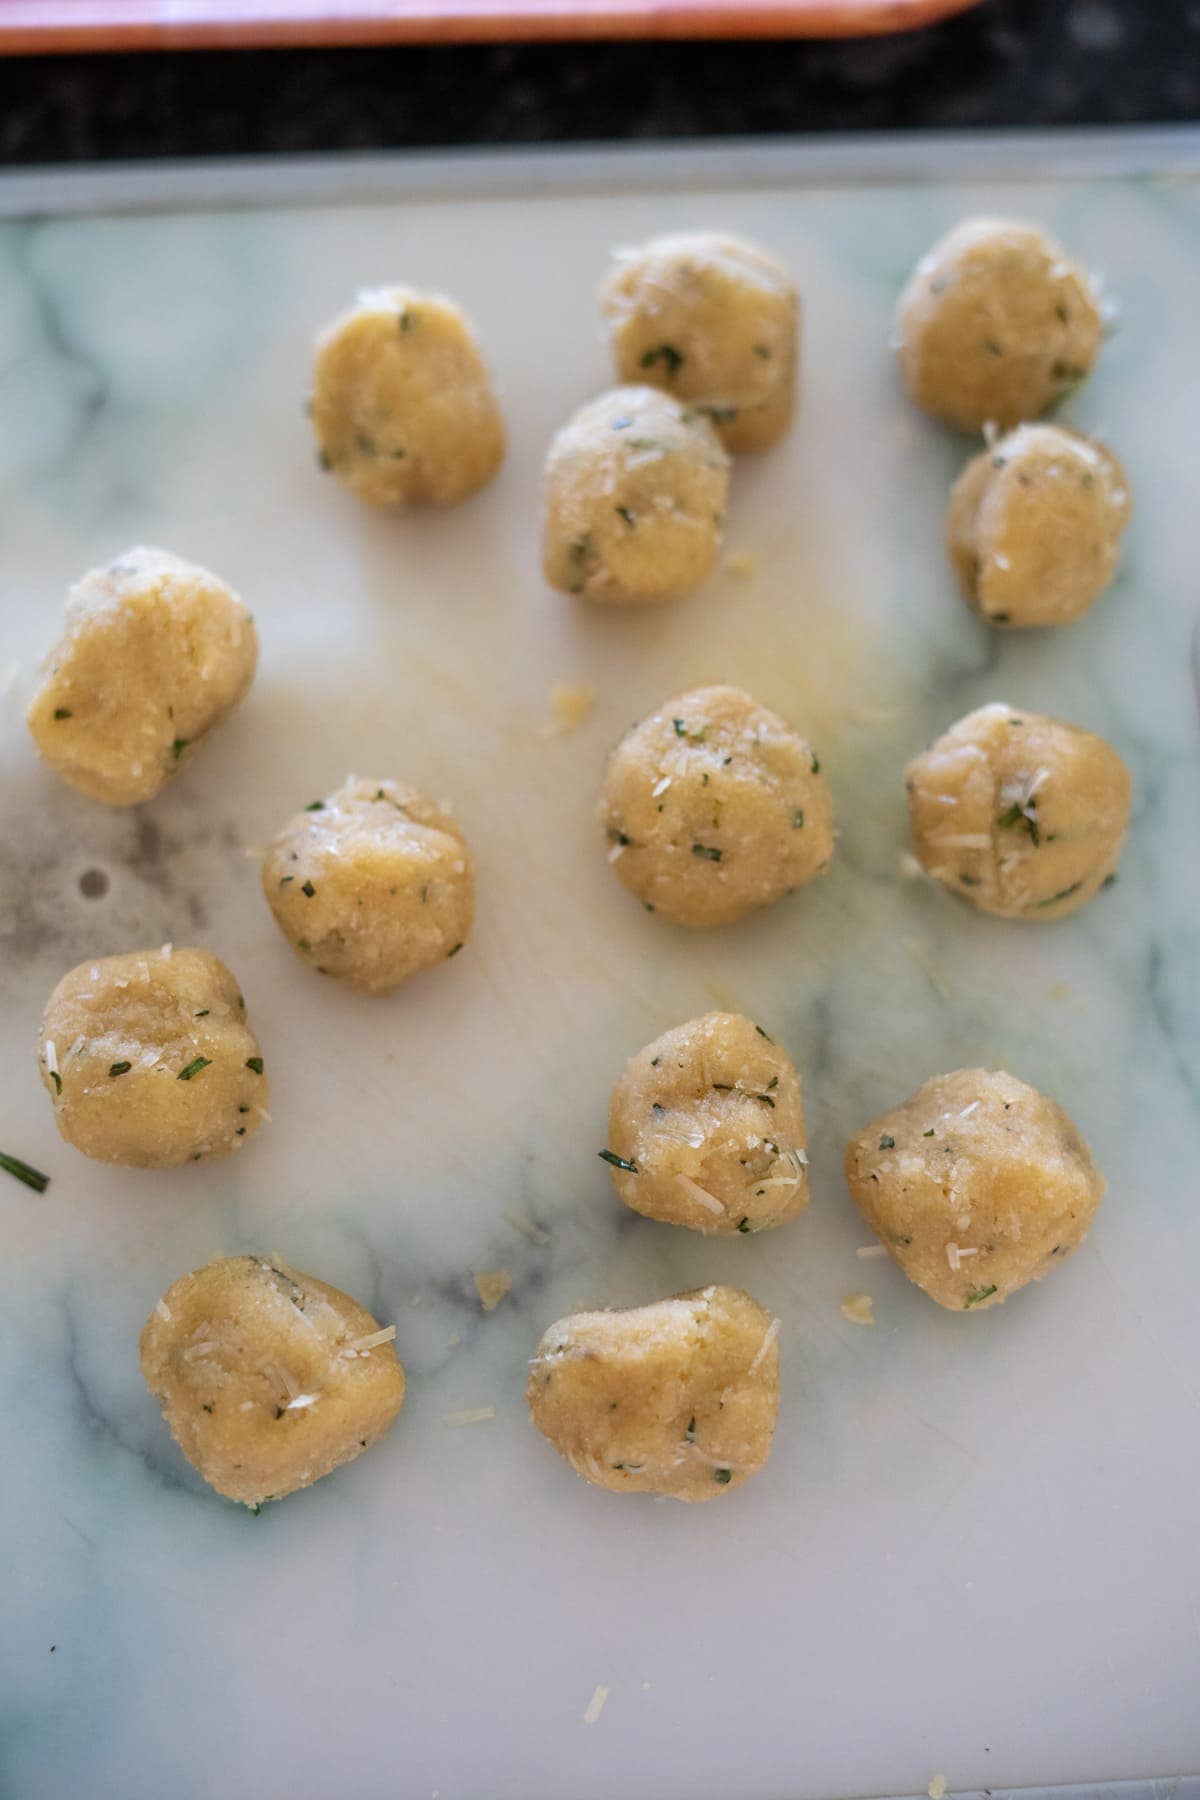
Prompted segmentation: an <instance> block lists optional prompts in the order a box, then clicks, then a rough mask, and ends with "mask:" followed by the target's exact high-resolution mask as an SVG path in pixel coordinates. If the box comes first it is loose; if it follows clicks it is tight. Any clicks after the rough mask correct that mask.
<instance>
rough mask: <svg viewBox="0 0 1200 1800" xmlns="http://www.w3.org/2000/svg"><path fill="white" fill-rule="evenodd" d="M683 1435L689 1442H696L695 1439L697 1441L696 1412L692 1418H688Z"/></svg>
mask: <svg viewBox="0 0 1200 1800" xmlns="http://www.w3.org/2000/svg"><path fill="white" fill-rule="evenodd" d="M683 1435H684V1437H685V1438H686V1439H687V1441H688V1443H689V1444H694V1443H695V1441H696V1415H695V1413H693V1414H692V1416H691V1418H690V1419H689V1420H688V1427H687V1430H686V1431H685V1432H684V1434H683Z"/></svg>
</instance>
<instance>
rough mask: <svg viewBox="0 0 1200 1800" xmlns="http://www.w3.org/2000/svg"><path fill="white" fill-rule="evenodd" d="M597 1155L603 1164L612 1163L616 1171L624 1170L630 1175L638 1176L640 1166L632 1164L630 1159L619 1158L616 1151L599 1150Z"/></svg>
mask: <svg viewBox="0 0 1200 1800" xmlns="http://www.w3.org/2000/svg"><path fill="white" fill-rule="evenodd" d="M596 1155H597V1156H598V1157H599V1158H600V1160H601V1162H606V1163H611V1164H612V1166H613V1168H614V1169H624V1170H625V1172H626V1173H627V1174H629V1175H636V1174H637V1172H638V1166H637V1164H636V1163H635V1162H630V1161H629V1159H628V1157H625V1156H618V1155H617V1153H616V1151H615V1150H597V1152H596Z"/></svg>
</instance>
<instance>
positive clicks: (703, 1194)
mask: <svg viewBox="0 0 1200 1800" xmlns="http://www.w3.org/2000/svg"><path fill="white" fill-rule="evenodd" d="M675 1179H676V1181H677V1182H678V1183H679V1185H680V1187H681V1188H682V1189H683V1191H684V1192H685V1193H686V1194H687V1195H688V1196H689V1197H690V1198H691V1199H692V1200H694V1201H695V1202H696V1205H697V1206H702V1207H703V1208H704V1210H705V1212H710V1213H717V1214H720V1213H723V1212H724V1211H725V1208H724V1207H723V1206H722V1205H721V1202H720V1201H719V1200H718V1199H717V1197H716V1195H715V1194H710V1193H709V1191H708V1189H707V1188H702V1187H701V1186H700V1183H699V1182H698V1181H693V1180H692V1178H691V1176H690V1175H677V1176H676V1177H675Z"/></svg>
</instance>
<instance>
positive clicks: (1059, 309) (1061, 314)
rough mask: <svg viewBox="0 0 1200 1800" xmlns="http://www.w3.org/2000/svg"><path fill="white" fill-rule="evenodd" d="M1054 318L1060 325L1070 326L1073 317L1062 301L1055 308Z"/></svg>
mask: <svg viewBox="0 0 1200 1800" xmlns="http://www.w3.org/2000/svg"><path fill="white" fill-rule="evenodd" d="M1054 316H1055V318H1056V319H1057V320H1058V322H1059V324H1060V325H1069V324H1070V322H1071V315H1070V313H1069V312H1068V311H1067V309H1066V307H1065V306H1064V305H1063V303H1062V301H1061V300H1060V301H1059V303H1058V305H1057V306H1056V307H1055V308H1054Z"/></svg>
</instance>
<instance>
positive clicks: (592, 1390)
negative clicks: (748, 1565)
mask: <svg viewBox="0 0 1200 1800" xmlns="http://www.w3.org/2000/svg"><path fill="white" fill-rule="evenodd" d="M778 1335H779V1322H778V1320H776V1319H772V1317H771V1315H770V1313H768V1312H766V1311H764V1309H763V1308H762V1307H761V1306H760V1305H759V1304H758V1302H757V1301H756V1300H752V1299H751V1298H750V1296H749V1294H744V1293H742V1291H741V1289H740V1288H731V1287H706V1288H699V1289H697V1290H696V1291H695V1292H694V1293H690V1294H677V1295H676V1296H675V1298H674V1299H672V1300H655V1301H652V1302H651V1304H650V1305H649V1306H632V1307H629V1308H628V1309H627V1310H626V1311H624V1312H585V1313H572V1314H571V1316H570V1317H569V1318H566V1319H559V1320H558V1321H557V1322H556V1323H555V1324H553V1325H551V1327H550V1329H549V1331H547V1332H546V1333H545V1335H544V1336H543V1338H542V1341H541V1343H540V1344H539V1345H538V1350H537V1355H536V1356H535V1357H534V1359H533V1362H532V1364H531V1365H530V1373H529V1387H528V1390H527V1392H528V1398H529V1410H530V1412H531V1413H532V1414H533V1422H534V1424H535V1425H536V1426H537V1428H538V1430H539V1431H540V1432H541V1433H542V1435H543V1437H547V1438H549V1440H550V1442H551V1443H552V1444H553V1445H554V1448H555V1449H556V1450H557V1451H559V1452H560V1454H561V1455H563V1456H565V1457H566V1459H567V1461H568V1462H569V1463H570V1465H571V1467H572V1468H573V1469H574V1470H575V1472H576V1474H577V1475H582V1476H583V1478H584V1480H585V1481H590V1482H593V1483H594V1484H595V1485H596V1486H597V1487H604V1488H611V1489H612V1491H613V1492H614V1493H618V1494H624V1493H635V1494H670V1495H671V1497H672V1498H673V1499H675V1500H714V1499H715V1498H716V1497H717V1495H718V1494H721V1493H724V1492H725V1490H726V1489H727V1488H731V1487H738V1486H740V1485H741V1483H742V1482H743V1481H745V1480H746V1479H747V1478H748V1477H749V1476H751V1475H753V1474H755V1473H756V1472H757V1471H758V1470H759V1469H761V1468H762V1466H763V1464H764V1463H765V1462H766V1460H767V1457H768V1455H769V1454H770V1450H771V1438H772V1435H773V1433H774V1430H775V1415H776V1413H777V1412H778V1410H779V1349H778V1345H777V1343H776V1339H777V1337H778Z"/></svg>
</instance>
